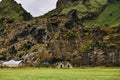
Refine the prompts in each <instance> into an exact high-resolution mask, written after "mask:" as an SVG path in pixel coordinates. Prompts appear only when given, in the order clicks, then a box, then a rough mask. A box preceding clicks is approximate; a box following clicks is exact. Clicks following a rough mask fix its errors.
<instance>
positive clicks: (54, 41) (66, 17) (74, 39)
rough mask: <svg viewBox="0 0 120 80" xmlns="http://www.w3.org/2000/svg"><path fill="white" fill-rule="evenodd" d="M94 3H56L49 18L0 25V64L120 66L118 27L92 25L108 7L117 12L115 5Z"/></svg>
mask: <svg viewBox="0 0 120 80" xmlns="http://www.w3.org/2000/svg"><path fill="white" fill-rule="evenodd" d="M96 1H97V2H95V3H94V0H86V1H85V2H83V0H58V3H57V8H56V9H55V10H54V11H53V12H52V14H51V12H50V13H48V14H46V15H45V16H42V17H38V18H33V19H32V20H30V21H23V22H19V23H17V22H16V23H14V24H13V23H12V24H8V23H4V24H2V25H4V28H3V29H2V28H1V30H0V60H10V59H17V60H19V59H22V60H23V61H24V62H25V63H26V64H27V63H32V64H35V65H39V64H42V63H44V62H49V63H50V64H54V63H56V62H60V61H69V62H70V63H72V64H73V65H74V66H83V65H84V66H120V26H119V25H116V26H114V27H110V25H104V26H100V25H93V21H94V20H97V18H99V17H100V16H101V15H102V14H103V12H104V11H105V10H106V9H107V10H109V7H110V8H111V6H112V7H113V5H114V6H115V5H117V6H115V7H114V10H115V11H116V10H118V7H119V5H118V3H119V1H117V2H116V1H115V2H111V3H107V2H105V3H103V4H102V2H101V0H96ZM106 1H107V0H106ZM62 3H63V4H62ZM93 3H94V4H96V5H97V6H95V5H93ZM75 5H76V6H75ZM81 5H82V6H81ZM90 8H91V9H90ZM96 8H97V10H96ZM92 10H93V11H92ZM114 10H113V9H112V11H114ZM110 11H111V10H110ZM54 12H55V13H54ZM56 12H57V13H56ZM104 14H105V15H107V13H105V12H104ZM108 15H109V14H108ZM111 15H112V16H111V17H112V18H113V17H115V16H116V15H114V14H111ZM46 16H47V17H46ZM118 16H119V15H117V16H116V17H118ZM104 17H105V16H104ZM101 19H103V18H101ZM110 19H111V18H110ZM117 20H119V17H118V19H117ZM89 22H90V23H91V24H92V25H91V24H90V23H89ZM115 22H116V23H117V21H115Z"/></svg>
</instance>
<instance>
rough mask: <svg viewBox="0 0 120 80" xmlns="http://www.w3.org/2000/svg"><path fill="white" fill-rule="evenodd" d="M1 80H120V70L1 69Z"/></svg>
mask: <svg viewBox="0 0 120 80" xmlns="http://www.w3.org/2000/svg"><path fill="white" fill-rule="evenodd" d="M0 80H120V68H113V69H112V68H86V69H81V68H78V69H48V68H26V69H0Z"/></svg>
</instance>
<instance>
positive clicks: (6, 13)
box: [0, 0, 32, 22]
mask: <svg viewBox="0 0 120 80" xmlns="http://www.w3.org/2000/svg"><path fill="white" fill-rule="evenodd" d="M2 18H6V19H8V20H12V21H15V22H18V21H24V20H25V21H27V20H30V18H32V16H31V15H30V13H27V12H26V11H25V10H24V9H23V8H22V6H21V4H17V2H16V1H14V0H2V1H1V2H0V19H2Z"/></svg>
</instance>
